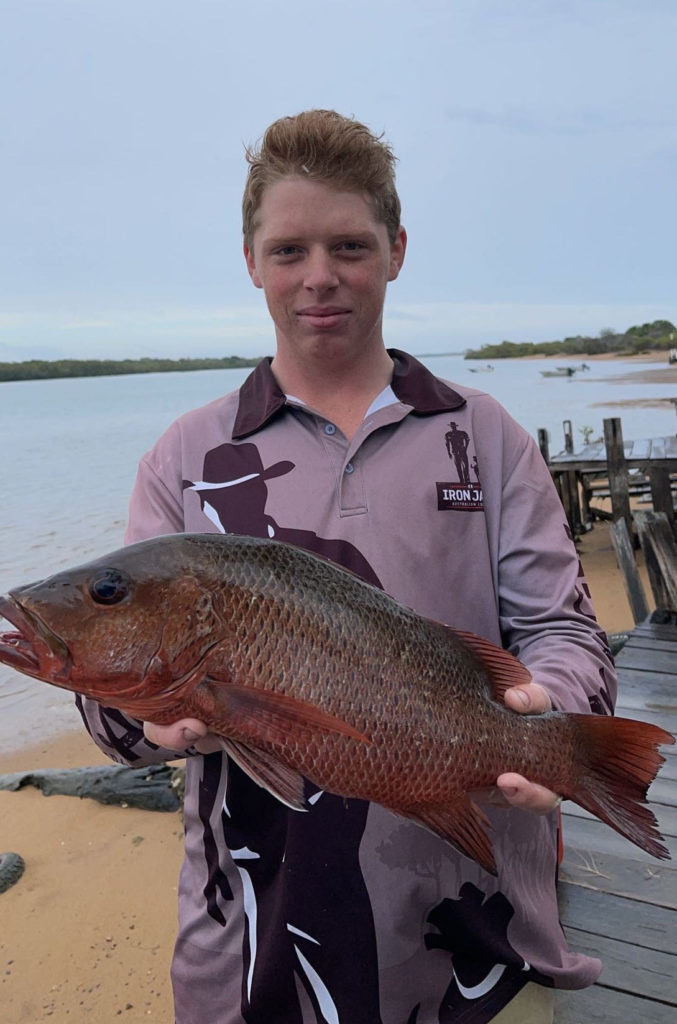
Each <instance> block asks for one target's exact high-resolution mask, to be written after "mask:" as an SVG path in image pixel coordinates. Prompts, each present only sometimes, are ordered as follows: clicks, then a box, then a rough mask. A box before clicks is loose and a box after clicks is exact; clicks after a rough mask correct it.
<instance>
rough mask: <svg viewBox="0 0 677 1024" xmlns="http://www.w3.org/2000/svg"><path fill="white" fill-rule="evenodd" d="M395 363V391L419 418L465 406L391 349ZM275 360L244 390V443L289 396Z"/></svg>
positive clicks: (240, 411)
mask: <svg viewBox="0 0 677 1024" xmlns="http://www.w3.org/2000/svg"><path fill="white" fill-rule="evenodd" d="M388 355H389V356H390V358H391V359H392V360H393V362H394V363H395V371H394V373H393V379H392V381H391V387H392V389H393V391H394V392H395V395H396V396H397V399H398V401H400V402H402V403H403V404H404V405H409V406H411V410H412V412H414V413H417V414H418V415H419V416H429V415H432V414H433V413H438V412H450V411H452V410H454V409H460V408H461V406H463V405H465V398H463V397H462V395H459V393H458V392H457V391H454V389H453V388H451V387H450V386H449V385H448V384H445V383H444V381H442V380H440V379H439V378H438V377H435V375H434V374H433V373H431V372H430V370H428V369H427V367H425V366H424V365H423V363H420V362H419V361H418V359H414V357H413V356H410V355H409V354H408V353H406V352H400V351H399V350H398V349H396V348H389V349H388ZM271 362H272V359H271V358H270V357H266V358H265V359H262V360H261V362H260V363H259V364H258V365H257V366H256V368H255V369H254V370H253V371H252V373H250V374H249V376H248V377H247V379H246V380H245V382H244V384H243V385H242V387H241V388H240V397H239V402H238V407H237V415H236V417H235V425H234V428H233V438H234V439H236V440H240V439H241V438H243V437H247V436H248V435H249V434H254V433H255V432H256V431H257V430H260V429H261V428H262V427H263V426H265V425H266V424H267V423H268V422H269V421H270V420H272V419H273V418H274V417H275V416H277V415H279V413H280V411H281V410H282V409H283V408H284V406H285V403H286V396H285V394H284V392H283V391H282V389H281V388H280V386H279V385H278V383H277V381H276V380H275V377H274V376H273V373H272V371H271V369H270V364H271Z"/></svg>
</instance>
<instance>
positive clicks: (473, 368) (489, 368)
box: [468, 363, 494, 373]
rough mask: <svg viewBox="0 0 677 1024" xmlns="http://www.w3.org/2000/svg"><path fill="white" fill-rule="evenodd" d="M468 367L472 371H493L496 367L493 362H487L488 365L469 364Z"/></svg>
mask: <svg viewBox="0 0 677 1024" xmlns="http://www.w3.org/2000/svg"><path fill="white" fill-rule="evenodd" d="M468 369H469V370H470V372H471V373H493V372H494V368H493V366H492V365H491V363H487V365H486V366H469V367H468Z"/></svg>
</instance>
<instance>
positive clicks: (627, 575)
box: [610, 518, 649, 623]
mask: <svg viewBox="0 0 677 1024" xmlns="http://www.w3.org/2000/svg"><path fill="white" fill-rule="evenodd" d="M610 530H611V543H612V544H613V548H614V551H615V553H616V561H617V562H618V566H619V568H620V570H621V573H622V576H623V585H624V587H625V593H626V595H627V598H628V603H629V605H630V611H631V612H632V617H633V619H634V621H635V623H638V622H643V621H644V619H646V617H647V615H648V614H649V605H648V604H647V600H646V595H645V593H644V586H643V584H642V581H641V579H640V576H639V570H638V568H637V562H636V561H635V552H634V550H633V546H632V540H631V538H630V534H629V532H628V524H627V523H626V521H625V519H622V518H621V519H617V520H616V521H615V522H613V523H612V524H611V527H610Z"/></svg>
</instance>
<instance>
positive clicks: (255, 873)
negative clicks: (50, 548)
mask: <svg viewBox="0 0 677 1024" xmlns="http://www.w3.org/2000/svg"><path fill="white" fill-rule="evenodd" d="M294 468H295V466H294V463H293V462H289V461H287V460H283V461H281V462H275V463H273V464H272V465H270V466H267V467H266V466H264V463H263V461H262V459H261V455H260V452H259V450H258V448H257V446H256V445H255V444H251V443H250V442H246V443H242V444H230V443H226V444H222V445H219V446H218V447H217V448H213V449H212V450H211V451H208V452H207V453H206V455H205V458H204V464H203V474H202V479H201V480H184V481H183V488H184V491H186V490H190V491H194V492H195V493H196V495H197V496H198V498H199V499H200V504H201V506H202V511H203V512H204V514H205V516H206V517H207V518H208V519H209V521H210V522H211V523H213V524H214V526H216V528H217V529H218V530H219V531H220V532H222V533H242V534H247V535H249V536H254V537H268V538H270V539H274V540H279V541H284V542H286V543H288V544H296V545H297V546H299V547H303V548H306V549H307V550H309V551H314V552H316V553H317V554H320V555H323V556H324V557H325V558H330V559H332V560H333V561H335V562H338V563H340V564H341V565H344V566H345V567H346V568H349V569H351V570H352V571H353V572H356V573H358V574H359V575H360V576H362V578H363V579H365V580H367V581H368V582H369V583H373V584H374V585H376V586H380V585H381V584H380V582H379V579H378V577H377V576H376V574H375V573H374V571H373V569H372V568H371V566H370V565H369V563H368V562H367V560H366V558H365V557H364V556H363V555H362V554H361V552H360V551H358V549H357V548H356V547H355V546H354V545H353V544H350V543H349V542H347V541H343V540H336V539H327V538H324V537H318V535H317V534H316V533H314V532H312V531H311V530H299V529H290V528H288V527H285V526H281V525H280V524H279V523H277V522H276V521H275V519H274V518H273V517H272V516H271V515H269V514H268V513H267V512H266V503H267V500H268V486H267V483H268V481H269V480H274V479H275V478H276V477H279V476H283V475H284V474H286V473H291V472H292V471H293V470H294ZM219 774H220V759H219V757H218V755H212V756H211V757H206V758H205V762H204V777H203V786H202V790H201V793H202V798H203V804H204V814H203V815H202V820H203V827H204V829H205V850H206V851H207V856H208V858H209V856H210V851H213V850H216V848H217V847H216V843H215V841H214V833H213V826H212V823H211V822H210V818H209V808H210V807H211V806H212V803H213V796H212V794H213V791H214V787H215V786H216V785H217V784H218V778H219ZM233 779H236V780H237V784H235V783H233V784H231V782H232V780H233ZM306 796H307V799H308V803H309V811H308V812H307V813H299V814H298V816H295V817H294V820H293V823H292V824H293V827H290V825H289V818H288V815H289V813H290V812H289V811H288V809H287V808H285V807H283V805H282V804H281V803H280V802H279V801H278V800H276V799H275V797H273V796H271V795H270V793H268V792H267V791H266V790H265V789H262V788H261V787H260V786H258V785H257V784H256V783H254V782H252V780H251V779H250V778H249V777H248V776H246V775H244V773H243V772H242V770H241V769H240V768H239V767H238V765H236V764H234V763H233V762H230V763H229V768H228V785H227V789H226V798H225V801H224V806H223V811H222V813H221V818H220V828H221V829H222V830H223V837H224V839H225V841H226V844H227V846H228V848H229V850H230V851H231V855H232V857H233V861H234V863H235V865H236V867H237V871H238V873H239V875H240V878H241V881H242V885H243V886H244V888H245V890H246V891H247V892H248V893H249V896H248V908H249V909H248V928H249V931H248V934H247V936H246V940H245V942H244V944H243V957H244V961H245V971H244V977H245V978H246V979H247V984H246V986H245V989H246V990H245V991H244V992H243V1017H244V1020H245V1021H246V1022H247V1024H269V1019H270V1018H269V1014H268V1008H267V1006H258V1005H257V1003H256V996H255V993H256V992H257V991H260V990H261V989H260V987H257V986H256V984H255V977H256V971H257V965H258V957H257V951H261V950H264V949H265V948H266V947H268V946H270V948H273V949H275V956H276V959H277V963H278V970H277V971H276V980H275V984H276V986H277V989H276V994H277V1001H278V1003H279V1005H280V1006H285V1007H287V1008H288V1009H287V1010H286V1011H285V1016H284V1022H285V1024H302V1021H303V1020H304V1019H305V1018H304V1016H303V1011H302V1009H301V1005H300V1003H299V995H298V985H299V983H300V984H301V985H302V986H303V988H304V989H305V993H306V999H307V1000H310V1002H311V1003H312V1004H313V1006H314V1007H315V1008H316V1011H317V1014H318V1020H332V1019H337V1020H338V1019H340V1020H346V1021H350V1020H367V1019H368V1020H374V1021H377V1020H379V1009H378V992H377V990H376V989H375V988H374V989H373V991H371V993H370V995H369V990H370V983H369V982H368V981H367V979H369V978H376V977H377V974H378V971H377V964H376V940H375V935H374V922H373V917H372V912H371V905H370V902H369V897H368V894H367V890H366V886H365V883H364V879H363V876H362V871H361V869H360V862H359V849H360V843H361V840H362V835H363V833H364V829H365V825H366V821H367V813H368V807H369V805H368V804H367V803H365V802H364V801H361V800H343V799H341V798H339V797H336V796H334V795H332V794H329V793H323V792H322V791H321V790H317V789H316V787H313V786H311V784H310V783H307V784H306ZM253 808H256V811H255V812H253ZM311 816H312V818H313V823H311V821H310V819H311ZM243 822H247V825H246V826H245V825H243V824H242V823H243ZM217 827H219V826H217ZM318 837H320V838H318ZM322 837H324V838H322ZM311 845H312V848H313V852H314V854H315V855H316V857H317V860H318V863H319V864H321V865H322V872H325V873H326V872H331V873H332V876H333V878H334V882H335V886H336V887H337V888H338V889H340V891H341V892H342V894H343V899H342V900H341V901H340V906H341V909H340V910H337V909H336V907H334V908H333V910H332V913H331V915H328V914H327V910H326V907H324V906H323V902H322V886H321V885H318V884H317V882H316V880H315V879H314V878H313V877H310V878H306V879H305V888H304V889H303V890H302V891H303V898H302V899H299V896H298V893H299V891H300V890H299V887H298V886H297V885H296V884H295V883H294V882H293V876H294V875H295V873H296V872H297V870H298V867H297V865H298V864H300V863H303V856H304V855H305V854H306V852H307V849H308V847H309V846H311ZM297 851H298V856H297ZM207 872H208V882H207V885H206V887H205V897H206V899H207V905H208V908H209V913H210V915H211V916H212V918H213V919H214V920H215V921H217V922H218V923H219V924H221V925H223V926H225V924H226V917H225V916H224V913H227V912H226V911H224V912H222V911H221V909H220V907H219V899H218V897H219V894H220V897H221V899H222V900H226V901H227V900H229V899H232V898H233V895H232V889H231V886H230V883H229V882H228V879H227V877H226V875H225V873H224V872H223V870H222V868H221V867H220V865H219V864H218V862H217V861H216V859H214V858H212V862H211V863H208V864H207ZM278 872H284V873H286V874H288V875H289V877H290V886H289V890H288V891H289V893H290V894H291V898H290V900H289V903H288V904H287V905H286V906H285V908H284V909H285V914H286V918H287V919H286V922H281V917H280V913H279V909H280V908H279V907H278V905H277V902H276V899H277V898H276V895H275V894H276V893H277V890H276V888H275V887H274V886H271V884H270V882H271V877H272V876H275V875H276V873H278ZM318 877H319V876H318ZM271 898H272V902H271ZM337 935H339V936H340V940H339V941H340V943H341V945H342V947H343V948H344V950H345V959H344V962H342V963H338V962H337V961H336V958H335V957H334V958H330V957H323V951H324V950H325V949H331V948H335V946H334V943H335V938H336V936H337ZM330 939H331V941H330ZM263 959H264V962H265V957H264V958H263ZM346 964H349V969H346ZM361 973H364V980H363V982H362V983H360V984H356V982H355V979H356V976H357V975H359V974H361ZM269 987H270V986H269ZM360 992H361V997H360V1000H359V1005H357V1004H356V999H357V995H356V993H360ZM365 994H367V1003H366V1005H365ZM250 997H251V999H250ZM280 1021H282V1017H280Z"/></svg>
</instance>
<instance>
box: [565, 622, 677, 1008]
mask: <svg viewBox="0 0 677 1024" xmlns="http://www.w3.org/2000/svg"><path fill="white" fill-rule="evenodd" d="M616 664H617V667H618V676H619V698H618V703H617V708H616V713H617V714H618V715H619V716H622V717H624V718H638V719H641V720H642V721H645V722H654V723H655V724H656V725H660V726H661V727H662V728H664V729H667V730H668V731H669V732H672V733H673V735H677V614H675V613H674V612H672V613H671V612H654V614H653V616H651V617H649V618H647V619H646V620H645V621H644V622H643V623H641V624H640V625H638V626H636V627H635V629H634V630H633V631H632V633H631V634H630V637H629V639H628V641H627V643H626V644H625V646H624V647H623V648H622V650H621V651H620V653H619V654H618V656H617V658H616ZM662 753H663V754H664V756H665V759H666V760H665V764H664V765H663V766H662V768H661V771H660V774H659V777H658V779H657V780H656V782H655V783H654V784H653V786H652V787H651V790H650V791H649V798H650V803H651V806H652V809H653V811H654V813H655V814H656V817H657V818H658V822H659V827H660V830H661V832H662V834H663V836H664V838H665V840H666V843H667V845H668V848H669V849H670V853H671V856H672V861H658V860H656V859H655V858H653V857H650V856H649V855H648V854H644V853H643V852H642V851H641V850H639V849H638V848H637V847H636V846H633V845H631V844H630V843H629V842H628V841H627V840H625V839H623V838H622V837H621V836H619V835H617V833H616V832H614V831H612V830H611V829H610V828H609V827H608V826H607V825H603V824H602V823H601V822H599V821H598V820H597V819H596V818H593V817H592V815H590V814H588V813H587V812H586V811H583V810H581V809H580V808H578V807H577V806H576V805H573V804H570V803H565V804H564V805H563V808H562V809H563V812H564V813H563V836H564V860H563V862H562V866H561V870H560V883H559V893H560V916H561V919H562V923H563V925H564V929H565V932H566V934H567V937H568V939H569V943H570V945H571V948H572V949H574V950H577V951H580V952H584V953H587V954H588V955H590V956H596V957H599V958H600V959H601V960H602V962H603V964H604V967H603V970H602V974H601V976H600V978H599V981H598V982H597V984H596V985H593V986H592V987H591V988H588V989H584V990H583V991H579V992H557V993H556V995H555V1024H597V1022H599V1024H602V1022H604V1024H628V1022H629V1021H637V1022H640V1024H674V1022H675V1021H677V746H675V747H663V748H662Z"/></svg>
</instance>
